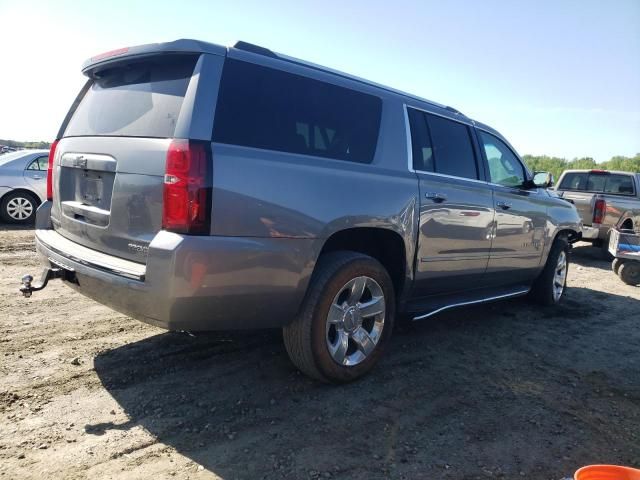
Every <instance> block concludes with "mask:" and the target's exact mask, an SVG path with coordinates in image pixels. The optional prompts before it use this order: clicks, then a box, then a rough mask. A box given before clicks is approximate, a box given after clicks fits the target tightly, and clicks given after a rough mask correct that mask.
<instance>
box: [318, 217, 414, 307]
mask: <svg viewBox="0 0 640 480" xmlns="http://www.w3.org/2000/svg"><path fill="white" fill-rule="evenodd" d="M340 250H348V251H353V252H359V253H363V254H365V255H369V256H370V257H373V258H375V259H376V260H378V261H379V262H380V263H381V264H382V266H384V268H385V269H386V270H387V272H388V273H389V276H390V277H391V280H392V282H393V287H394V290H395V293H396V300H400V299H401V298H403V294H404V292H405V290H406V288H407V286H408V285H410V278H411V263H410V261H409V259H408V256H407V248H406V245H405V240H404V238H403V237H402V236H401V235H400V234H399V233H398V232H396V231H394V230H392V229H389V228H381V227H353V228H346V229H342V230H338V231H336V232H334V233H333V234H331V235H330V236H329V237H328V238H326V240H325V241H324V243H323V245H322V247H321V248H320V251H319V254H318V258H320V256H322V255H323V254H325V253H329V252H335V251H340ZM316 264H317V261H316Z"/></svg>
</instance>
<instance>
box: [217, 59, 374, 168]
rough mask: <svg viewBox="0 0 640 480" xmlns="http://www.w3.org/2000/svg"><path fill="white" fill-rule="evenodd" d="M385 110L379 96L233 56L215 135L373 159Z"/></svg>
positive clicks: (224, 139) (253, 143) (223, 86)
mask: <svg viewBox="0 0 640 480" xmlns="http://www.w3.org/2000/svg"><path fill="white" fill-rule="evenodd" d="M381 110H382V101H381V100H380V98H378V97H375V96H372V95H368V94H365V93H361V92H356V91H354V90H351V89H348V88H343V87H339V86H336V85H332V84H329V83H325V82H320V81H318V80H313V79H310V78H306V77H302V76H299V75H293V74H290V73H286V72H283V71H280V70H275V69H271V68H266V67H261V66H258V65H254V64H250V63H246V62H241V61H238V60H232V59H228V60H227V61H226V62H225V66H224V70H223V72H222V82H221V85H220V92H219V94H218V105H217V109H216V117H215V125H214V128H213V140H214V141H215V142H220V143H229V144H233V145H242V146H246V147H255V148H264V149H267V150H278V151H283V152H291V153H301V154H306V155H315V156H320V157H327V158H334V159H339V160H348V161H352V162H360V163H369V162H371V161H372V160H373V156H374V154H375V149H376V143H377V141H378V130H379V128H380V114H381Z"/></svg>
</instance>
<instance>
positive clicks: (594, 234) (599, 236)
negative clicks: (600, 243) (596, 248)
mask: <svg viewBox="0 0 640 480" xmlns="http://www.w3.org/2000/svg"><path fill="white" fill-rule="evenodd" d="M608 233H609V227H608V226H604V225H596V226H588V225H583V226H582V240H586V241H595V240H604V239H606V238H607V235H608Z"/></svg>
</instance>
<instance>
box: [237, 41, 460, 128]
mask: <svg viewBox="0 0 640 480" xmlns="http://www.w3.org/2000/svg"><path fill="white" fill-rule="evenodd" d="M233 48H237V49H238V50H244V51H245V52H251V53H256V54H258V55H265V56H267V57H271V58H277V59H280V60H284V61H285V62H290V63H295V64H298V65H303V66H306V67H310V68H313V69H315V70H320V71H324V72H328V73H332V74H334V75H338V76H340V77H343V78H348V79H350V80H355V81H357V82H361V83H364V84H366V85H371V86H374V87H377V88H381V89H383V90H386V91H388V92H391V93H396V94H398V95H403V96H405V97H410V98H413V99H416V100H419V101H421V102H425V103H428V104H430V105H433V106H435V107H439V108H444V109H445V110H447V111H449V112H451V113H453V114H455V115H460V116H462V117H465V118H469V117H467V116H466V115H465V114H464V113H462V112H460V111H459V110H456V109H455V108H453V107H449V106H446V105H442V104H440V103H437V102H434V101H432V100H427V99H426V98H422V97H418V96H417V95H412V94H410V93H406V92H403V91H401V90H396V89H395V88H391V87H388V86H386V85H381V84H379V83H376V82H372V81H371V80H367V79H364V78H360V77H357V76H355V75H350V74H348V73H344V72H340V71H338V70H333V69H332V68H328V67H325V66H322V65H317V64H315V63H312V62H307V61H305V60H300V59H299V58H294V57H289V56H288V55H282V54H277V53H275V52H274V51H273V50H269V49H268V48H265V47H261V46H259V45H254V44H253V43H249V42H243V41H242V40H239V41H237V42H236V43H235V45H234V46H233Z"/></svg>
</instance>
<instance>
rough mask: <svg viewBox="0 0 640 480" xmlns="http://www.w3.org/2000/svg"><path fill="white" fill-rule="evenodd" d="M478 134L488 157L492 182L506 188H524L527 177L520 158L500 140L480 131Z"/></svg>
mask: <svg viewBox="0 0 640 480" xmlns="http://www.w3.org/2000/svg"><path fill="white" fill-rule="evenodd" d="M478 134H479V135H480V141H481V142H482V146H483V148H484V152H485V155H486V156H487V163H488V164H489V177H490V180H491V182H492V183H496V184H498V185H504V186H505V187H520V186H522V185H523V184H524V181H525V179H526V176H525V173H524V167H523V166H522V163H520V160H518V157H516V155H515V154H514V153H513V152H512V151H511V149H510V148H509V147H507V145H506V144H505V143H504V142H503V141H502V140H500V139H499V138H497V137H494V136H493V135H490V134H488V133H486V132H483V131H481V130H478Z"/></svg>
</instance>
